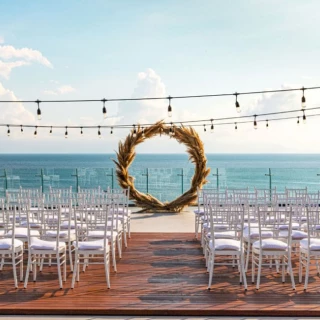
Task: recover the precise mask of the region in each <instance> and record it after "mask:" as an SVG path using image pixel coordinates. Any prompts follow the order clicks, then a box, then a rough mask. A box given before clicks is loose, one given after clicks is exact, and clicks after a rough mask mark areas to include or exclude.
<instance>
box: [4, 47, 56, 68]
mask: <svg viewBox="0 0 320 320" xmlns="http://www.w3.org/2000/svg"><path fill="white" fill-rule="evenodd" d="M0 58H2V59H4V60H10V59H23V60H26V61H30V62H38V63H40V64H42V65H44V66H46V67H49V68H52V64H51V62H50V61H49V60H48V59H47V58H46V57H44V56H43V55H42V53H41V52H40V51H38V50H33V49H29V48H22V49H16V48H14V47H13V46H0Z"/></svg>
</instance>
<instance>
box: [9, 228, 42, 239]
mask: <svg viewBox="0 0 320 320" xmlns="http://www.w3.org/2000/svg"><path fill="white" fill-rule="evenodd" d="M30 235H31V236H32V237H39V236H40V233H39V231H38V230H34V229H31V230H30ZM5 237H8V238H10V237H12V230H9V231H8V232H7V233H6V234H5ZM15 237H16V238H27V237H28V229H27V228H16V230H15Z"/></svg>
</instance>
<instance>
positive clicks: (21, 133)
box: [20, 125, 23, 134]
mask: <svg viewBox="0 0 320 320" xmlns="http://www.w3.org/2000/svg"><path fill="white" fill-rule="evenodd" d="M20 127H21V129H20V131H21V134H23V127H22V125H20Z"/></svg>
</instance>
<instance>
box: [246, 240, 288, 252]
mask: <svg viewBox="0 0 320 320" xmlns="http://www.w3.org/2000/svg"><path fill="white" fill-rule="evenodd" d="M252 247H253V248H255V249H262V250H287V248H288V246H287V244H286V243H285V242H283V241H281V240H278V239H272V238H269V239H262V241H261V247H260V241H259V240H258V241H256V242H254V243H253V244H252Z"/></svg>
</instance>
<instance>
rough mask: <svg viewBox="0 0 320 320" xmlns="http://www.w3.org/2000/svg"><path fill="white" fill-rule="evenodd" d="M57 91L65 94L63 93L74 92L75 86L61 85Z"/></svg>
mask: <svg viewBox="0 0 320 320" xmlns="http://www.w3.org/2000/svg"><path fill="white" fill-rule="evenodd" d="M57 91H58V92H59V93H61V94H65V93H70V92H74V91H76V89H75V88H73V87H71V86H69V85H65V86H61V87H59V88H58V89H57Z"/></svg>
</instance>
